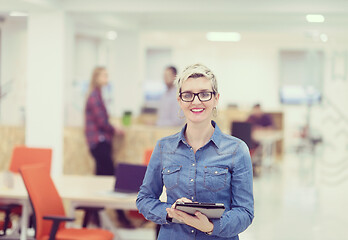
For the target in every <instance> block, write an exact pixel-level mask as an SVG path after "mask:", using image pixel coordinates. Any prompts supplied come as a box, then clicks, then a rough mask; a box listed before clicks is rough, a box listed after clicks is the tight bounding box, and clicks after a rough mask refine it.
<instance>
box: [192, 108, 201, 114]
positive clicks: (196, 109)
mask: <svg viewBox="0 0 348 240" xmlns="http://www.w3.org/2000/svg"><path fill="white" fill-rule="evenodd" d="M203 111H204V109H203V108H193V109H191V112H193V113H201V112H203Z"/></svg>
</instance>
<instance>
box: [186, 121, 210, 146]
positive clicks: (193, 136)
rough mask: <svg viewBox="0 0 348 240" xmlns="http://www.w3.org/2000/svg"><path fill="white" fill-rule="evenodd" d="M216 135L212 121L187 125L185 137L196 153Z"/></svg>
mask: <svg viewBox="0 0 348 240" xmlns="http://www.w3.org/2000/svg"><path fill="white" fill-rule="evenodd" d="M213 133H214V127H213V126H212V124H211V121H210V120H209V121H205V122H202V123H191V122H188V123H187V127H186V131H185V137H186V140H187V142H188V143H189V144H190V145H191V147H192V148H193V150H194V152H196V151H197V150H198V149H199V148H201V147H203V146H204V145H205V144H206V143H207V142H208V141H209V139H210V138H211V136H212V135H213Z"/></svg>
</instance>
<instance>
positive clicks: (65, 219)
mask: <svg viewBox="0 0 348 240" xmlns="http://www.w3.org/2000/svg"><path fill="white" fill-rule="evenodd" d="M43 219H45V220H52V221H53V222H72V221H75V218H71V217H66V216H43Z"/></svg>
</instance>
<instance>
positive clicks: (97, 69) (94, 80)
mask: <svg viewBox="0 0 348 240" xmlns="http://www.w3.org/2000/svg"><path fill="white" fill-rule="evenodd" d="M102 71H106V68H105V67H95V68H94V70H93V73H92V77H91V81H90V83H89V90H88V95H89V94H90V93H91V92H92V91H93V90H94V89H96V88H99V87H100V83H99V82H98V78H99V75H100V73H101V72H102Z"/></svg>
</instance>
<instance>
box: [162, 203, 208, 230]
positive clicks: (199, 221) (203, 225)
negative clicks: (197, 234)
mask: <svg viewBox="0 0 348 240" xmlns="http://www.w3.org/2000/svg"><path fill="white" fill-rule="evenodd" d="M176 202H192V201H191V200H190V199H187V198H180V199H178V200H176ZM176 202H175V203H174V204H173V205H172V207H171V208H167V209H166V210H167V213H168V216H169V217H171V218H175V219H177V220H179V221H180V222H183V223H185V224H187V225H189V226H191V227H194V228H196V229H198V230H200V231H202V232H211V231H213V229H214V224H213V223H212V222H210V221H209V219H208V218H207V217H206V216H205V215H204V214H202V213H201V212H198V211H197V212H196V213H195V216H192V215H190V214H187V213H185V212H183V211H180V210H177V209H175V204H176Z"/></svg>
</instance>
